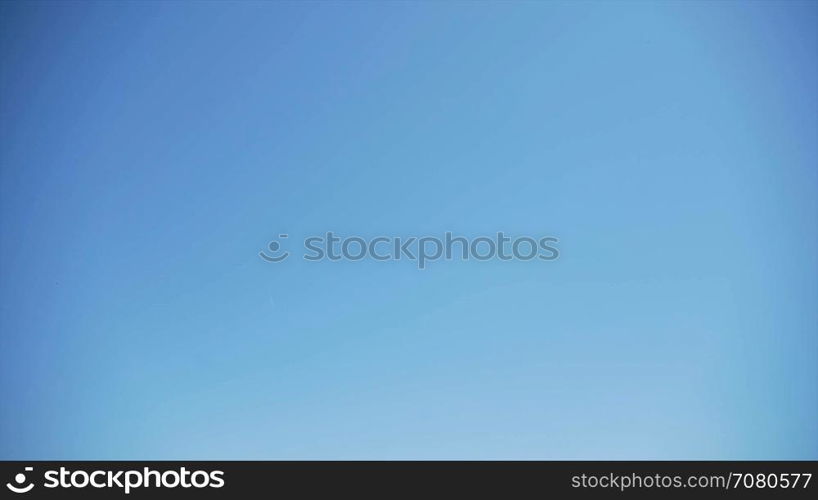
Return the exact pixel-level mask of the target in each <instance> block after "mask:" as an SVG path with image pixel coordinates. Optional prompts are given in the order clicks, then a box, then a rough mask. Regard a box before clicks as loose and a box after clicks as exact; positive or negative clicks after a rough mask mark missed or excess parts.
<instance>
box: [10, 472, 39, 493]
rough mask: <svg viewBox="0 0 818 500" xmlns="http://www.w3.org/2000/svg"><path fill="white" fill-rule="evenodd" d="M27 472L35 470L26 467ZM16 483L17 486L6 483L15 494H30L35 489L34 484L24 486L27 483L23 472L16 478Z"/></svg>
mask: <svg viewBox="0 0 818 500" xmlns="http://www.w3.org/2000/svg"><path fill="white" fill-rule="evenodd" d="M25 470H26V472H31V471H33V470H34V467H26V469H25ZM14 482H15V483H16V484H11V483H6V487H7V488H8V489H10V490H11V491H13V492H15V493H28V492H29V491H31V488H33V487H34V483H29V484H26V485H23V483H25V482H26V475H25V474H23V473H22V472H18V473H17V474H16V475H15V476H14Z"/></svg>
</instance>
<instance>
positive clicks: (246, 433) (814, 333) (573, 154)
mask: <svg viewBox="0 0 818 500" xmlns="http://www.w3.org/2000/svg"><path fill="white" fill-rule="evenodd" d="M816 26H818V4H816V3H815V2H747V3H744V2H742V3H738V2H679V3H674V2H655V3H651V2H638V3H627V2H600V3H595V2H577V3H559V2H519V3H515V2H497V3H491V2H417V3H407V2H383V3H374V2H305V3H283V2H281V3H279V2H276V3H273V2H270V3H249V2H248V3H241V2H235V3H218V2H196V3H193V2H190V3H186V2H167V3H165V2H163V3H160V2H138V3H125V2H99V3H76V2H55V3H46V2H37V3H33V2H32V3H28V2H26V3H18V2H3V3H1V4H0V394H2V400H0V458H3V459H227V458H233V459H240V458H244V459H287V458H297V459H306V458H318V459H333V458H340V459H344V458H350V459H351V458H354V459H362V458H363V459H383V458H386V459H390V458H433V459H438V458H468V459H484V458H519V459H530V458H547V459H806V458H809V459H818V428H816V422H818V387H817V386H816V381H818V307H816V306H817V305H818V223H816V222H817V221H816V217H818V143H817V142H816V140H818V113H816V109H818V103H816V98H817V97H818V95H817V94H818V93H817V92H816V89H818V64H816V59H817V56H818V35H817V34H816V33H818V32H817V31H816ZM326 231H334V232H336V233H339V234H343V235H361V236H365V237H373V236H375V235H380V234H385V235H404V236H417V235H424V234H431V235H442V234H443V233H444V232H446V231H453V232H455V233H458V234H462V235H468V236H475V235H483V234H488V235H492V234H494V233H496V232H497V231H505V232H507V233H510V234H516V235H526V234H528V235H534V236H543V235H552V236H556V237H558V238H559V240H560V241H559V245H558V246H559V250H560V258H559V259H558V260H557V261H554V262H542V261H532V262H501V261H488V262H475V261H467V262H463V261H452V262H435V263H432V264H430V265H429V267H428V269H426V270H424V271H419V270H418V269H417V266H416V265H415V264H413V263H410V262H406V261H401V262H377V261H373V260H364V261H361V262H328V261H324V262H306V261H304V260H302V259H300V258H290V259H289V260H287V261H285V262H282V263H279V264H270V263H267V262H265V261H263V260H261V259H260V258H259V257H258V252H259V251H261V250H263V249H264V248H265V247H266V245H267V243H268V242H269V241H270V240H271V239H274V238H276V236H277V235H278V234H281V233H287V234H289V235H290V238H289V240H288V242H287V244H288V245H290V250H291V251H296V252H298V251H299V238H301V237H303V236H306V235H312V234H321V233H324V232H326Z"/></svg>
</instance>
